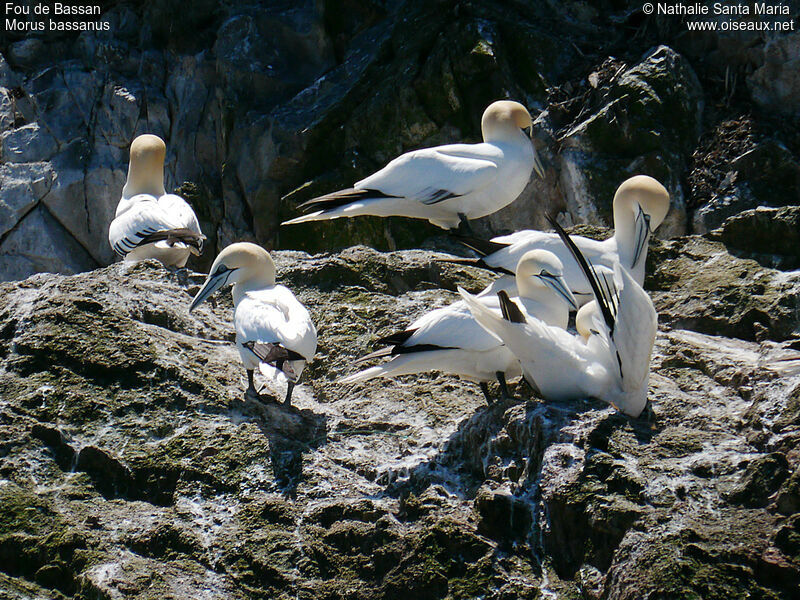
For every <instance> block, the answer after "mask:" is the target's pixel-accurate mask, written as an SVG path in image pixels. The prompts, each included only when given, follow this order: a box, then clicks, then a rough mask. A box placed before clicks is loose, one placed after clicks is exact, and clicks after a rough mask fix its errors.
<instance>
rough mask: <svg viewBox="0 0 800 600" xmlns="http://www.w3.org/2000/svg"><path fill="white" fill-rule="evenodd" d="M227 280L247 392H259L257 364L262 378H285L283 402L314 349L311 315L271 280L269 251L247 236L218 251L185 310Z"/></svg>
mask: <svg viewBox="0 0 800 600" xmlns="http://www.w3.org/2000/svg"><path fill="white" fill-rule="evenodd" d="M228 283H232V284H233V306H234V312H233V324H234V327H235V328H236V347H237V348H238V349H239V355H240V356H241V357H242V363H243V364H244V368H245V369H246V370H247V381H248V387H247V396H248V397H251V398H260V396H259V394H258V392H257V391H256V389H255V385H254V383H253V372H254V371H255V369H256V368H259V369H260V370H261V373H262V374H263V375H264V376H265V377H267V378H270V379H279V380H285V381H286V383H287V391H286V399H285V400H284V403H285V404H290V403H291V399H292V390H293V389H294V386H295V383H296V382H297V380H298V379H299V378H300V374H301V373H302V372H303V368H304V367H305V365H306V363H307V362H309V361H310V360H311V359H312V358H313V357H314V354H315V353H316V351H317V330H316V329H315V328H314V323H312V322H311V315H310V314H309V313H308V310H306V307H305V306H303V305H302V304H300V302H298V300H297V298H295V297H294V294H292V292H290V291H289V290H288V289H287V288H285V287H284V286H282V285H277V284H276V283H275V263H274V262H272V257H271V256H270V255H269V253H268V252H267V251H266V250H264V249H263V248H261V246H257V245H255V244H251V243H248V242H239V243H237V244H231V245H230V246H228V247H227V248H225V249H224V250H223V251H222V252H220V253H219V256H217V258H216V260H215V261H214V264H213V265H211V270H210V271H209V272H208V278H207V279H206V281H205V283H204V284H203V287H202V288H200V291H199V292H197V295H196V296H195V297H194V300H192V304H191V306H190V307H189V312H191V311H193V310H194V309H195V308H197V306H198V305H200V304H201V303H202V302H203V301H204V300H205V299H206V298H208V297H209V296H211V294H213V293H214V292H215V291H217V290H218V289H220V288H221V287H223V286H225V285H226V284H228Z"/></svg>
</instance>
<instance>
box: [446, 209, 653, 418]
mask: <svg viewBox="0 0 800 600" xmlns="http://www.w3.org/2000/svg"><path fill="white" fill-rule="evenodd" d="M555 227H556V229H557V230H560V231H561V232H563V230H562V229H561V228H560V227H559V226H558V225H557V224H555ZM564 236H565V240H566V241H567V242H568V243H569V244H572V246H571V250H572V251H574V252H575V256H576V259H578V260H579V262H580V263H581V269H582V270H583V271H584V273H586V277H587V279H589V281H590V285H591V287H592V290H593V292H594V294H595V300H596V302H597V309H596V310H595V311H594V317H593V318H592V324H591V326H590V327H589V328H588V329H587V328H586V327H585V326H584V325H582V327H581V328H582V329H583V330H584V333H587V336H586V339H585V340H584V338H582V337H581V335H573V334H571V333H568V332H567V331H565V330H564V329H561V328H559V327H552V326H550V325H548V324H546V323H544V322H542V321H541V320H539V319H537V318H536V317H535V316H532V315H525V314H523V313H522V311H520V309H519V308H518V307H517V306H516V305H515V304H514V302H513V301H511V300H510V299H509V297H508V295H507V294H506V292H505V291H500V292H499V298H500V302H501V303H502V304H503V305H504V306H506V309H505V310H504V317H500V316H498V315H497V314H496V313H495V312H493V311H490V310H486V308H485V307H484V305H483V303H482V302H481V301H480V300H479V299H478V298H476V297H474V296H472V295H470V294H469V293H467V292H466V291H464V290H462V289H459V292H460V293H461V296H462V297H463V298H464V301H465V302H466V303H467V306H468V307H469V309H470V310H471V311H472V314H473V316H474V317H475V319H476V320H477V321H478V322H479V323H480V324H481V325H483V326H484V327H486V328H487V329H488V330H489V331H490V332H491V333H493V334H494V335H496V336H498V337H499V338H500V339H501V340H502V341H503V342H504V343H505V344H506V345H507V346H508V348H509V349H510V350H511V351H512V352H513V353H514V355H515V356H516V357H517V359H518V360H519V361H520V365H521V367H522V372H523V375H524V377H525V379H526V380H527V381H528V383H530V384H531V385H532V386H533V387H534V388H536V389H538V390H539V392H540V393H541V395H542V397H543V398H545V399H547V400H577V399H580V398H586V397H594V398H598V399H600V400H604V401H605V402H608V403H609V404H612V405H613V406H615V407H616V408H617V409H618V410H620V411H622V412H623V413H625V414H626V415H629V416H632V417H638V416H639V415H640V414H641V413H642V411H643V410H644V408H645V406H646V404H647V389H648V382H649V372H650V356H651V353H652V350H653V344H654V343H655V337H656V330H657V314H656V311H655V308H654V307H653V303H652V301H651V300H650V297H649V296H648V295H647V293H646V292H645V291H644V290H643V289H642V288H641V286H640V285H639V284H638V283H636V281H634V279H633V277H632V276H631V275H630V274H629V273H628V270H627V269H625V268H623V267H621V266H620V265H619V263H617V264H615V266H614V278H615V283H616V291H615V292H614V293H613V294H611V295H609V294H607V293H606V292H605V291H604V290H603V289H602V287H601V283H600V282H599V281H598V280H597V278H596V277H595V276H594V273H593V272H592V269H591V267H590V266H589V264H588V263H587V262H586V259H585V258H584V257H583V255H582V254H581V253H580V250H578V249H577V246H575V245H574V244H573V243H572V242H571V240H569V238H568V237H567V236H566V234H564Z"/></svg>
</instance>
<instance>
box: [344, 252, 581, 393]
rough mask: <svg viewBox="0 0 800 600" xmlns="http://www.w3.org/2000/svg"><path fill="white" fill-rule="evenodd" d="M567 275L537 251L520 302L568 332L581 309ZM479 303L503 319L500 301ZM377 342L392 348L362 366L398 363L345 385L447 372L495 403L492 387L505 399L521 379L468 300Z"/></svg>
mask: <svg viewBox="0 0 800 600" xmlns="http://www.w3.org/2000/svg"><path fill="white" fill-rule="evenodd" d="M561 271H562V265H561V261H560V260H558V258H556V257H555V256H554V255H553V254H552V253H551V252H547V251H546V250H532V251H531V252H527V253H526V254H525V255H524V256H523V257H522V258H521V259H520V260H519V263H518V265H517V269H516V280H517V289H518V290H519V293H520V296H519V298H518V301H519V303H520V304H521V305H522V306H523V307H524V309H525V310H526V311H527V312H528V313H529V314H534V315H536V316H537V317H538V318H539V319H541V321H542V322H543V323H546V324H547V325H550V326H552V327H556V328H562V329H563V328H565V327H566V326H567V321H568V318H569V310H570V308H572V309H573V310H574V309H577V305H576V303H575V299H574V298H573V296H572V294H571V293H570V291H569V289H568V288H567V286H566V283H565V282H564V279H563V277H562V276H561ZM479 302H480V304H481V306H483V307H484V309H485V310H487V311H489V312H492V313H496V314H497V315H498V317H499V315H500V314H501V310H502V309H503V308H502V306H501V305H500V302H499V299H498V297H497V296H484V297H482V298H480V300H479ZM377 343H378V344H386V345H387V346H388V347H387V348H383V349H381V350H378V351H377V352H373V353H372V354H368V355H367V356H365V357H363V358H361V359H359V360H358V361H357V362H359V363H360V362H363V361H366V360H371V359H374V358H380V357H391V358H392V360H390V361H389V362H387V363H385V364H382V365H379V366H376V367H371V368H369V369H365V370H364V371H361V372H359V373H355V374H354V375H350V376H348V377H345V378H343V379H342V380H341V382H342V383H355V382H359V381H367V380H369V379H373V378H375V377H394V376H396V375H407V374H410V373H424V372H427V371H441V372H443V373H448V374H451V375H458V376H460V377H462V378H463V379H469V380H472V381H477V382H479V383H480V385H481V390H482V391H483V394H484V396H485V397H486V401H487V402H488V403H490V404H491V402H492V400H491V397H490V396H489V388H488V385H487V382H489V381H492V380H493V379H495V378H497V380H498V382H499V383H500V390H501V394H502V396H503V397H509V396H510V394H509V392H508V388H507V387H506V379H507V378H509V379H510V378H515V377H519V376H520V375H521V370H520V366H519V361H517V359H516V358H515V357H514V355H513V354H512V353H511V351H510V350H509V349H508V348H507V347H506V346H504V345H503V344H502V342H500V340H499V339H498V338H497V337H495V336H494V335H493V334H491V333H489V331H487V330H486V329H484V328H483V327H481V326H480V325H479V324H478V323H477V322H476V321H475V319H474V318H473V317H472V315H471V314H470V312H469V309H468V308H467V306H466V304H465V303H464V302H463V301H459V302H456V303H454V304H451V305H450V306H446V307H444V308H439V309H436V310H434V311H431V312H429V313H427V314H425V315H423V316H422V317H421V318H419V319H417V320H416V321H414V322H413V323H412V324H411V325H410V326H409V327H408V328H407V329H405V330H403V331H400V332H397V333H393V334H392V335H388V336H386V337H383V338H381V339H379V340H378V341H377Z"/></svg>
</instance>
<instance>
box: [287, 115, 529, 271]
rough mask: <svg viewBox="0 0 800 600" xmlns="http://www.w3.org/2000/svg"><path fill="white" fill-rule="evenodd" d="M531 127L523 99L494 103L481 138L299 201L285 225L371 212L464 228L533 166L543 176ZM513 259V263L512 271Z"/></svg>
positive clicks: (523, 180) (513, 194) (400, 161)
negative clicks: (300, 212) (299, 213)
mask: <svg viewBox="0 0 800 600" xmlns="http://www.w3.org/2000/svg"><path fill="white" fill-rule="evenodd" d="M531 126H532V120H531V115H530V113H528V111H527V109H526V108H525V107H524V106H522V104H519V103H518V102H512V101H510V100H501V101H498V102H493V103H492V104H490V105H489V107H488V108H487V109H486V110H485V111H484V113H483V118H482V120H481V131H482V133H483V143H481V144H450V145H447V146H436V147H435V148H424V149H422V150H414V151H413V152H407V153H406V154H403V155H401V156H399V157H398V158H395V159H394V160H393V161H392V162H390V163H389V164H388V165H386V166H385V167H384V168H383V169H381V170H380V171H378V172H377V173H374V174H373V175H370V176H369V177H367V178H366V179H362V180H361V181H359V182H357V183H356V184H355V185H354V186H353V187H352V188H349V189H345V190H340V191H338V192H333V193H332V194H327V195H325V196H320V197H318V198H313V199H311V200H309V201H307V202H305V203H303V204H301V205H300V206H299V208H300V209H303V210H306V211H308V212H309V214H306V215H304V216H302V217H297V218H295V219H291V220H289V221H286V222H285V223H283V225H293V224H295V223H305V222H307V221H324V220H328V219H338V218H339V217H356V216H359V215H375V216H378V217H390V216H400V217H411V218H415V219H427V220H428V221H430V222H431V223H433V224H434V225H437V226H438V227H441V228H442V229H452V228H455V227H456V226H458V225H459V224H460V223H462V222H463V223H465V224H466V225H467V227H468V220H469V219H477V218H479V217H485V216H486V215H490V214H492V213H493V212H495V211H498V210H500V209H501V208H503V207H504V206H506V205H508V204H510V203H511V202H513V201H514V200H516V198H517V196H519V195H520V194H521V193H522V190H523V189H525V186H526V185H527V183H528V180H529V179H530V176H531V170H532V169H536V172H537V173H538V174H539V175H540V176H542V173H543V172H542V167H541V165H540V163H539V159H538V157H537V156H536V151H535V150H534V148H533V144H532V143H531V140H530V138H529V136H528V134H527V133H525V131H524V130H526V129H528V128H530V127H531ZM519 256H522V254H520V255H519ZM519 256H518V257H517V260H518V259H519ZM516 264H517V263H516V260H515V261H514V264H513V265H511V268H513V267H514V266H516Z"/></svg>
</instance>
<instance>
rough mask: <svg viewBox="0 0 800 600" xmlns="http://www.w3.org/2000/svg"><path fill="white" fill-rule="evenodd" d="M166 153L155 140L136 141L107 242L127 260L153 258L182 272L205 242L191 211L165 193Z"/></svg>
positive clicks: (149, 137) (140, 137)
mask: <svg viewBox="0 0 800 600" xmlns="http://www.w3.org/2000/svg"><path fill="white" fill-rule="evenodd" d="M166 152H167V147H166V146H165V144H164V141H163V140H162V139H161V138H160V137H158V136H156V135H149V134H146V135H140V136H139V137H137V138H136V139H135V140H133V143H132V144H131V157H130V163H129V164H128V179H127V181H126V182H125V187H123V188H122V198H121V199H120V201H119V204H118V205H117V212H116V216H115V217H114V220H113V221H112V222H111V226H110V227H109V229H108V242H109V243H110V244H111V247H112V248H113V249H114V252H116V253H117V254H118V255H119V256H121V257H123V258H125V260H132V261H136V260H144V259H146V258H155V259H158V260H160V261H161V262H162V263H163V264H164V265H167V266H175V267H183V266H185V265H186V261H187V260H188V259H189V255H190V254H194V255H199V254H200V253H201V252H202V251H203V240H204V239H205V236H204V235H203V233H202V232H201V231H200V224H199V223H198V222H197V216H196V215H195V214H194V211H193V210H192V207H191V206H189V204H188V203H187V202H186V201H185V200H184V199H183V198H181V197H180V196H177V195H175V194H167V193H166V191H165V190H164V158H165V156H166Z"/></svg>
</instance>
